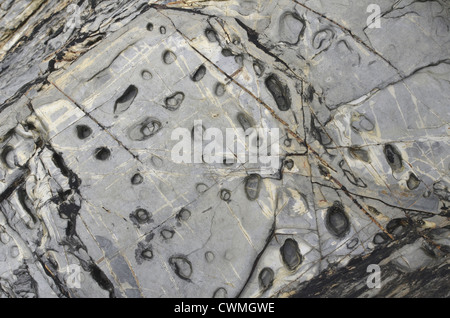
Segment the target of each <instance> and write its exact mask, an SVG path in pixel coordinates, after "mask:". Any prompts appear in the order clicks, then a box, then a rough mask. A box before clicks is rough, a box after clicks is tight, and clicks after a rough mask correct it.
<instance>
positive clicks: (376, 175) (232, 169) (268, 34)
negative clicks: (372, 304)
mask: <svg viewBox="0 0 450 318" xmlns="http://www.w3.org/2000/svg"><path fill="white" fill-rule="evenodd" d="M152 2H154V1H150V2H147V1H139V0H133V1H109V0H107V1H92V0H90V1H79V2H75V1H52V0H48V1H26V0H21V1H0V150H1V153H0V154H1V157H0V212H1V213H0V297H289V296H298V297H329V296H332V297H336V296H337V297H404V296H413V297H427V296H439V297H448V296H449V289H448V286H449V284H448V277H449V264H448V253H449V252H450V238H449V233H450V227H449V226H450V223H449V217H450V214H449V211H448V206H449V204H450V201H449V198H450V192H449V183H450V180H449V169H450V153H449V143H450V142H449V138H448V129H449V121H450V112H449V101H450V58H449V56H450V55H449V53H450V35H449V34H450V33H449V28H450V5H449V3H448V2H446V1H441V0H436V1H425V2H423V1H413V0H405V1H403V0H399V1H395V3H394V4H393V3H392V2H393V1H387V0H367V1H366V0H364V1H363V0H306V1H305V0H298V1H290V0H278V1H277V0H273V1H186V2H185V3H183V2H176V3H172V2H170V1H158V4H153V3H152ZM75 3H78V6H75ZM371 3H376V4H378V5H379V6H380V8H381V20H380V23H381V28H369V27H368V26H367V17H368V16H369V14H370V13H369V12H367V10H366V9H367V6H368V5H369V4H371ZM199 120H201V121H202V123H201V124H198V123H197V121H199ZM178 127H183V128H187V129H188V130H189V131H192V138H193V139H195V138H198V134H195V132H196V133H200V134H204V132H205V131H206V129H207V128H218V129H220V130H221V131H223V132H225V129H226V128H232V129H238V128H243V129H248V128H270V129H280V131H281V133H280V152H281V161H280V167H279V168H278V169H277V171H275V172H273V173H271V174H269V175H267V174H263V173H261V168H262V167H261V165H260V164H255V163H244V164H240V163H236V161H235V157H234V156H231V157H227V158H225V157H224V161H223V164H222V163H218V164H206V163H198V164H197V163H192V164H177V163H175V162H174V161H173V160H172V158H171V150H172V149H173V147H174V146H175V145H176V144H177V140H173V139H172V138H171V134H172V132H173V131H174V130H175V129H176V128H178ZM196 136H197V137H196ZM194 141H195V140H194ZM253 142H257V141H255V140H254V141H253ZM204 159H205V158H204ZM370 264H377V265H379V266H380V268H381V277H382V286H381V288H380V289H370V288H368V286H367V284H366V281H367V277H368V275H369V273H368V272H367V271H366V269H367V267H368V265H370ZM78 268H79V269H80V276H76V279H75V281H74V280H73V279H74V276H73V275H72V270H74V269H78ZM78 278H79V280H77V279H78ZM74 283H79V285H78V284H74Z"/></svg>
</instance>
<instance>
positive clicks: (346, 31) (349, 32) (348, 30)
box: [293, 0, 400, 73]
mask: <svg viewBox="0 0 450 318" xmlns="http://www.w3.org/2000/svg"><path fill="white" fill-rule="evenodd" d="M293 2H295V3H296V4H298V5H299V6H302V7H303V8H305V9H306V10H308V11H311V12H313V13H315V14H316V15H318V16H320V17H322V18H324V19H325V20H327V21H329V22H331V23H332V24H334V25H336V26H338V27H339V28H340V29H341V30H342V31H344V32H345V33H348V34H350V36H351V37H352V38H353V39H354V40H356V42H358V43H359V44H361V45H362V46H364V47H365V48H366V49H368V50H369V51H370V52H372V53H373V54H375V55H376V56H378V57H379V58H381V59H382V60H383V61H385V62H386V63H387V64H389V66H390V67H392V68H393V69H394V70H395V71H396V72H397V73H400V71H399V69H398V68H396V67H395V66H394V65H393V64H392V63H391V62H390V61H389V60H388V59H386V58H385V57H384V56H383V55H381V54H380V53H379V52H377V51H375V49H373V48H372V47H370V46H369V45H367V44H366V43H365V42H364V41H363V40H362V39H361V38H360V37H359V36H357V35H355V34H353V32H352V31H351V30H350V29H348V28H346V27H344V26H343V25H341V24H340V23H338V22H336V21H334V20H332V19H330V18H328V17H327V16H325V15H323V14H322V13H320V12H318V11H316V10H314V9H312V8H310V7H308V6H306V5H304V4H303V3H300V2H298V1H297V0H293Z"/></svg>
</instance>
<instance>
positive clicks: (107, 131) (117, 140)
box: [49, 81, 142, 163]
mask: <svg viewBox="0 0 450 318" xmlns="http://www.w3.org/2000/svg"><path fill="white" fill-rule="evenodd" d="M49 82H50V81H49ZM50 84H52V85H53V86H54V87H55V88H56V89H57V90H58V91H59V92H60V93H61V94H63V95H64V96H65V97H66V98H67V99H69V100H70V101H71V102H72V103H73V104H74V105H75V106H77V107H78V108H79V109H80V110H81V111H82V112H83V113H84V114H85V115H86V116H87V117H89V118H90V119H91V120H93V121H94V122H95V123H96V124H97V125H98V126H99V127H100V128H101V129H102V130H103V131H106V133H107V134H108V135H110V136H111V138H112V139H114V140H115V141H116V142H117V143H118V144H119V145H120V146H121V147H122V148H123V149H125V150H126V151H127V152H128V153H129V154H130V155H131V156H132V157H133V158H134V159H136V160H137V161H139V162H140V163H142V161H141V160H140V159H139V156H138V155H135V154H134V153H133V152H132V151H131V150H130V149H128V147H126V146H125V145H124V144H123V143H122V142H121V141H120V140H119V139H117V138H116V137H115V136H114V135H113V134H112V133H111V132H110V131H109V130H108V129H106V127H105V126H103V125H102V124H101V123H100V122H99V121H98V120H97V119H95V118H94V117H93V116H92V115H91V114H89V113H88V112H87V111H86V110H84V109H83V107H81V106H80V105H78V103H77V102H75V101H74V100H73V99H72V98H71V97H70V96H69V95H67V94H66V93H64V91H63V90H61V89H60V88H59V87H58V86H56V84H55V83H53V82H50Z"/></svg>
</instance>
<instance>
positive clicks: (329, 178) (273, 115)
mask: <svg viewBox="0 0 450 318" xmlns="http://www.w3.org/2000/svg"><path fill="white" fill-rule="evenodd" d="M166 17H167V16H166ZM167 18H168V19H169V20H170V21H171V23H172V24H173V26H174V27H175V29H176V30H177V32H178V33H179V34H180V35H181V36H182V37H183V38H184V39H185V40H186V42H187V43H188V44H189V46H190V47H191V48H192V49H193V50H194V51H195V52H197V54H199V55H200V56H201V57H203V58H204V59H205V60H206V61H208V62H209V63H210V64H211V65H213V66H214V67H215V68H216V69H217V70H218V71H219V72H220V73H222V74H223V75H225V76H226V77H227V78H228V79H229V80H230V81H232V82H233V83H235V84H236V85H237V86H239V87H240V88H241V89H242V90H243V91H245V92H246V93H247V94H249V95H250V96H251V97H253V98H254V99H255V100H256V101H257V102H258V103H260V104H261V105H262V106H264V108H266V109H267V110H268V111H269V112H270V114H271V115H272V117H274V118H275V119H276V120H277V121H278V122H280V123H281V124H282V125H283V126H285V128H286V130H287V132H288V133H289V134H290V135H291V136H292V137H294V139H295V140H297V142H299V143H300V144H303V145H305V146H306V147H307V148H308V150H309V151H310V152H311V153H312V154H313V155H314V156H315V157H316V158H317V159H318V160H319V161H320V162H321V163H322V164H324V165H325V166H326V167H328V168H329V169H331V170H333V171H334V172H337V171H336V170H335V169H333V168H332V167H331V166H330V165H329V164H328V163H327V162H326V161H325V160H324V159H323V158H321V157H320V155H319V154H318V153H317V151H315V150H314V149H313V148H312V147H311V146H310V145H309V144H308V143H306V141H305V140H303V139H302V138H301V137H300V136H299V135H298V134H297V133H296V132H295V131H293V130H292V129H291V128H290V127H289V124H288V123H287V122H285V121H284V120H283V119H282V118H281V117H280V116H278V115H277V114H276V113H275V111H274V110H273V109H272V108H271V107H270V106H269V105H267V104H266V103H265V102H263V101H262V100H261V99H260V98H259V97H257V96H255V95H254V94H253V93H252V92H251V91H250V90H248V89H247V88H246V87H245V86H243V85H242V84H241V83H239V82H238V81H236V80H235V79H234V78H233V77H232V76H230V75H229V74H227V73H226V72H225V71H223V70H222V69H221V68H220V67H218V66H217V65H216V64H215V63H213V62H212V61H211V60H210V59H209V58H208V57H206V56H205V55H204V54H203V53H201V52H200V51H199V50H198V49H197V48H196V47H194V46H193V45H191V43H190V42H189V39H188V38H187V37H186V36H185V35H184V34H183V33H182V32H181V31H180V30H178V28H177V27H176V26H175V24H174V23H173V21H172V20H171V19H170V18H169V17H167ZM326 178H327V179H328V180H331V181H332V182H333V183H334V184H336V185H337V186H338V187H339V188H340V190H342V191H343V192H344V193H345V195H347V197H349V198H350V199H351V200H352V202H353V203H355V204H356V206H357V207H358V208H359V209H360V210H361V211H362V212H364V214H365V215H366V216H367V217H369V218H370V220H371V221H372V222H373V223H374V224H375V225H376V226H377V227H378V228H380V229H381V230H382V231H383V232H384V233H385V234H386V235H387V236H388V237H389V238H390V239H391V240H392V241H395V239H394V237H393V236H392V235H391V234H390V233H389V232H388V231H387V230H386V229H385V228H384V227H383V226H382V225H381V224H380V223H379V222H378V221H377V220H375V218H374V217H373V216H372V215H371V214H370V213H369V212H368V211H367V210H366V209H365V208H364V207H363V206H362V205H361V204H360V203H359V202H358V201H357V200H356V199H355V198H354V197H353V196H352V195H351V194H350V192H349V191H348V190H347V188H346V187H345V186H343V185H342V183H340V182H339V181H338V180H337V179H336V178H334V177H333V176H332V175H331V174H330V172H328V174H327V176H326Z"/></svg>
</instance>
